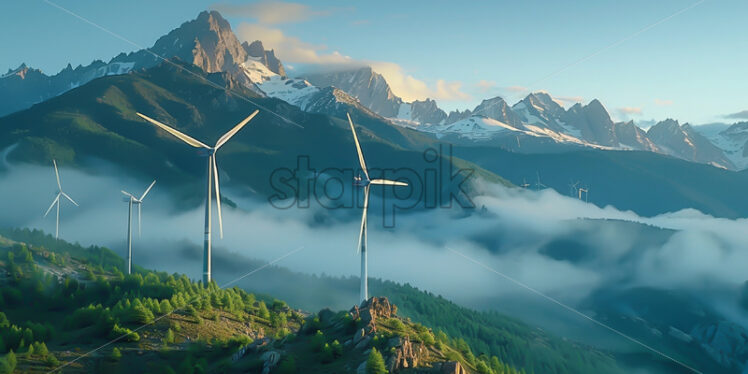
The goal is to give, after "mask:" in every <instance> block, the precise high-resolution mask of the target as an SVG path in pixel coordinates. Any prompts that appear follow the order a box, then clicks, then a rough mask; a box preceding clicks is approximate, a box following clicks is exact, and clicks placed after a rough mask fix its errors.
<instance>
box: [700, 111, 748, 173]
mask: <svg viewBox="0 0 748 374" xmlns="http://www.w3.org/2000/svg"><path fill="white" fill-rule="evenodd" d="M693 130H694V131H696V132H698V133H699V134H701V135H702V136H704V137H705V138H707V139H708V140H709V141H710V142H711V143H712V144H714V145H715V146H717V147H718V148H719V149H721V150H722V151H723V152H724V155H725V157H727V159H729V160H730V161H731V162H732V163H733V165H735V168H736V169H738V170H743V169H747V168H748V122H738V123H735V124H733V125H732V126H730V125H727V124H723V123H717V124H710V125H702V126H696V127H693Z"/></svg>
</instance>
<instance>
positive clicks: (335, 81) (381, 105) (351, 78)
mask: <svg viewBox="0 0 748 374" xmlns="http://www.w3.org/2000/svg"><path fill="white" fill-rule="evenodd" d="M304 78H305V79H306V80H307V81H309V82H310V83H312V84H313V85H315V86H317V87H328V86H335V87H337V88H339V89H341V90H343V91H345V92H347V93H348V94H350V95H351V96H353V97H355V98H357V99H358V100H359V101H360V102H361V104H362V105H363V106H365V107H367V108H369V109H371V110H372V111H373V112H374V113H377V114H379V115H380V116H382V117H388V118H391V117H396V116H397V114H398V112H399V110H400V104H402V103H403V101H402V99H400V98H399V97H397V96H396V95H395V94H394V93H393V92H392V90H391V89H390V86H389V84H387V81H386V80H385V79H384V77H383V76H382V75H381V74H379V73H377V72H375V71H374V70H373V69H372V68H371V67H370V66H363V67H358V68H354V69H348V70H343V71H335V72H323V73H312V74H307V75H306V76H305V77H304Z"/></svg>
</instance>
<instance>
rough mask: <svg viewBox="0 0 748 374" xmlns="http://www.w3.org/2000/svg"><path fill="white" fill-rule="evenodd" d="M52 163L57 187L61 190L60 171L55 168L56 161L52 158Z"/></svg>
mask: <svg viewBox="0 0 748 374" xmlns="http://www.w3.org/2000/svg"><path fill="white" fill-rule="evenodd" d="M52 163H53V164H54V165H55V177H57V189H58V190H59V191H62V185H61V184H60V172H59V171H58V170H57V161H56V160H54V159H52Z"/></svg>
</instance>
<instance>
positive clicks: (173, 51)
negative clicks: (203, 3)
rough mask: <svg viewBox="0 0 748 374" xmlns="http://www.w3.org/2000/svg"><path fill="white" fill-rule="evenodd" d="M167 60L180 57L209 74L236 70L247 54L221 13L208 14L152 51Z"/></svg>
mask: <svg viewBox="0 0 748 374" xmlns="http://www.w3.org/2000/svg"><path fill="white" fill-rule="evenodd" d="M151 50H153V51H154V52H155V53H157V54H159V55H161V56H165V57H167V58H168V57H173V56H176V57H179V58H180V59H181V60H183V61H187V62H189V63H192V64H195V65H197V66H199V67H200V68H201V69H203V70H205V71H206V72H209V73H214V72H218V71H229V72H232V71H234V70H236V65H237V64H241V63H242V62H244V61H246V60H247V52H246V51H245V50H244V47H242V45H241V43H239V40H238V39H237V38H236V35H234V32H233V31H232V30H231V25H230V24H229V22H228V21H226V19H225V18H223V17H222V16H221V15H220V13H218V12H216V11H210V12H208V11H205V12H202V13H200V15H198V17H197V18H196V19H194V20H192V21H188V22H185V23H183V24H182V25H181V26H179V27H178V28H176V29H174V30H172V31H171V32H169V33H168V34H167V35H165V36H162V37H161V38H159V39H158V41H156V43H155V44H154V45H153V48H151Z"/></svg>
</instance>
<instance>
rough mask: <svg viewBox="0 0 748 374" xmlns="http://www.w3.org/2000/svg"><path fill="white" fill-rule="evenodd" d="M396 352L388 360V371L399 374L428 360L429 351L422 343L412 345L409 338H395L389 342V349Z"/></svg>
mask: <svg viewBox="0 0 748 374" xmlns="http://www.w3.org/2000/svg"><path fill="white" fill-rule="evenodd" d="M392 348H395V351H394V352H393V353H391V354H390V356H389V357H388V358H387V369H388V370H389V371H390V373H398V372H400V370H403V369H411V368H415V367H418V364H419V363H420V362H423V361H424V360H426V359H427V358H428V349H426V347H424V345H423V344H421V343H412V342H411V341H410V338H408V337H404V338H403V337H395V338H392V339H390V340H389V341H388V342H387V349H388V350H391V349H392Z"/></svg>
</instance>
